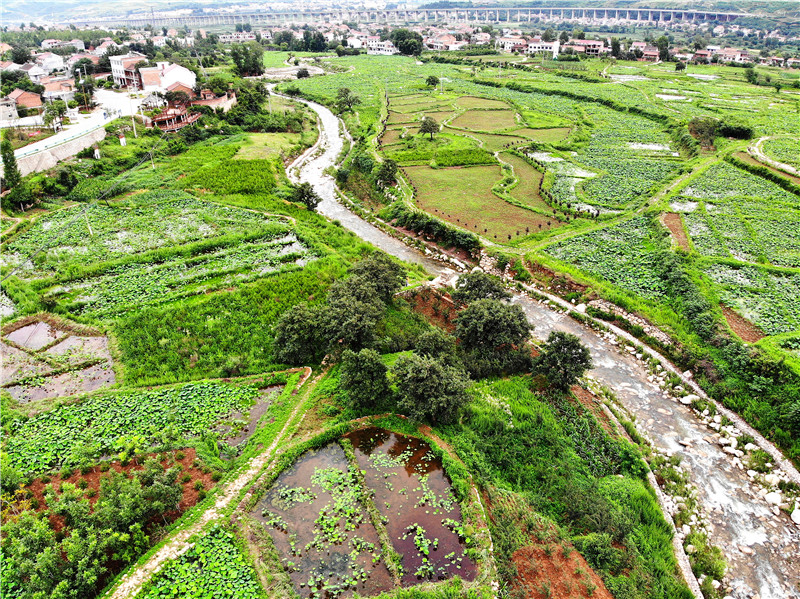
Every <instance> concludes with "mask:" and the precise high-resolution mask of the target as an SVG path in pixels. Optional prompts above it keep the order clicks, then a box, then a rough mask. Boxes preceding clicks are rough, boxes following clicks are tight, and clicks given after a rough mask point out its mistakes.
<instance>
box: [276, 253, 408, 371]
mask: <svg viewBox="0 0 800 599" xmlns="http://www.w3.org/2000/svg"><path fill="white" fill-rule="evenodd" d="M348 274H349V276H348V277H347V278H345V279H340V280H338V281H336V282H335V283H334V284H333V285H332V286H331V288H330V290H329V291H328V295H327V298H326V301H325V302H324V303H323V304H316V305H309V304H301V305H299V306H296V307H295V308H294V309H293V310H291V311H290V312H287V313H285V314H284V315H283V317H281V319H280V321H278V323H277V324H276V326H275V349H274V356H275V359H276V360H279V361H282V362H285V363H287V364H308V363H313V362H317V361H319V360H320V359H321V357H322V355H323V354H325V353H338V352H339V351H343V350H345V349H351V350H359V349H362V348H364V347H367V346H369V345H370V344H371V343H372V342H373V341H374V340H375V328H376V326H377V324H378V323H379V321H380V320H381V319H382V318H383V315H384V312H385V311H386V305H387V304H388V303H389V302H391V300H392V297H393V295H394V294H395V293H396V292H397V291H399V290H400V288H401V287H402V286H403V285H404V284H405V280H406V275H405V271H404V270H403V268H402V267H401V266H400V265H399V264H397V263H396V262H394V261H393V260H392V259H391V258H389V257H388V256H386V255H385V254H382V253H380V252H375V253H374V254H372V255H370V256H369V257H368V258H365V259H363V260H361V261H359V262H357V263H356V264H355V265H353V266H352V267H351V268H350V269H349V270H348Z"/></svg>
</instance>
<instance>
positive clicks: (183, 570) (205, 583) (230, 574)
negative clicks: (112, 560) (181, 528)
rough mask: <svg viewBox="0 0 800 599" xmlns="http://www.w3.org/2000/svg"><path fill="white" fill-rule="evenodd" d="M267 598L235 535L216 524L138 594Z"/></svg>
mask: <svg viewBox="0 0 800 599" xmlns="http://www.w3.org/2000/svg"><path fill="white" fill-rule="evenodd" d="M192 596H194V597H200V596H202V597H219V598H220V599H223V598H230V599H266V597H267V595H266V594H265V593H264V589H263V588H262V587H261V585H260V584H259V582H258V576H257V575H256V572H255V570H254V569H253V567H252V566H251V565H250V564H249V563H248V562H247V559H246V558H245V557H244V555H243V553H242V551H241V549H240V548H239V547H238V546H237V542H236V539H235V537H234V536H233V534H232V533H230V532H228V531H226V530H225V529H224V528H222V527H221V526H219V525H218V524H215V525H214V526H213V527H212V528H211V529H210V530H209V531H208V532H206V533H205V534H203V535H202V536H201V537H200V539H199V540H198V541H197V542H196V543H195V544H194V545H193V546H192V547H191V548H190V549H189V551H187V552H186V553H184V554H183V555H181V556H180V557H178V558H176V559H174V560H173V561H171V562H168V563H167V564H166V565H165V566H164V567H163V568H162V569H161V570H160V571H159V572H158V573H157V574H156V575H155V576H153V578H152V579H151V580H150V581H149V582H148V583H147V585H146V586H145V587H144V588H143V589H142V591H141V592H140V593H139V594H138V595H137V597H138V598H139V599H168V598H170V597H192Z"/></svg>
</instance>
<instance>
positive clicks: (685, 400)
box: [678, 395, 692, 406]
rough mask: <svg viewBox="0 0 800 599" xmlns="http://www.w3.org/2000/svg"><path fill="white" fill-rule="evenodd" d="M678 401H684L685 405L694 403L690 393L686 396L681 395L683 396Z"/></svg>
mask: <svg viewBox="0 0 800 599" xmlns="http://www.w3.org/2000/svg"><path fill="white" fill-rule="evenodd" d="M678 401H679V402H681V403H682V404H683V405H685V406H690V405H692V400H691V399H689V396H688V395H687V396H686V397H681V398H679V399H678Z"/></svg>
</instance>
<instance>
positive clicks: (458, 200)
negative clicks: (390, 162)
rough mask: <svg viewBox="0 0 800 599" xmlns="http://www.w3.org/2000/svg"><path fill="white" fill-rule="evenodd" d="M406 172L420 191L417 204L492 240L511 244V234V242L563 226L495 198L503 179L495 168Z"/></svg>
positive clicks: (421, 169) (478, 167) (415, 170)
mask: <svg viewBox="0 0 800 599" xmlns="http://www.w3.org/2000/svg"><path fill="white" fill-rule="evenodd" d="M405 170H406V172H407V173H408V175H409V177H410V179H411V181H412V182H413V183H414V185H416V186H417V187H418V189H419V197H418V200H417V202H418V204H419V206H420V207H421V208H422V209H423V210H425V211H426V212H430V213H431V214H435V215H436V216H438V217H440V218H442V219H443V220H446V221H448V222H451V223H453V224H455V225H457V226H459V227H462V228H464V229H468V230H470V231H476V232H478V233H479V234H481V235H483V236H484V237H486V238H488V239H499V240H505V241H508V236H509V235H510V236H511V239H517V238H518V237H522V236H525V235H526V231H525V229H526V228H528V229H529V230H530V231H529V232H537V231H540V230H548V229H550V228H551V227H555V226H558V224H559V223H558V222H557V221H555V220H554V219H550V218H548V217H546V216H543V215H541V214H537V213H534V212H531V211H528V210H525V209H524V208H519V207H517V206H514V205H512V204H508V203H506V202H504V201H503V200H501V199H499V198H498V197H497V196H495V195H494V194H493V193H492V191H491V189H492V186H493V185H494V184H495V183H496V182H497V181H498V180H499V179H500V176H501V175H500V172H499V169H498V168H497V167H495V166H473V167H469V168H460V169H457V170H453V169H432V168H429V167H424V166H417V167H407V168H406V169H405ZM454 175H457V176H454ZM539 225H541V226H542V227H541V229H540V228H539Z"/></svg>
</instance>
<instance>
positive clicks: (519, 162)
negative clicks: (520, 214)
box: [501, 152, 551, 212]
mask: <svg viewBox="0 0 800 599" xmlns="http://www.w3.org/2000/svg"><path fill="white" fill-rule="evenodd" d="M501 159H502V160H503V161H504V162H507V163H509V164H510V165H511V166H512V168H513V169H514V176H516V177H517V179H518V183H517V185H516V187H514V188H513V189H512V190H511V195H512V196H513V197H514V199H516V200H519V201H520V202H523V203H524V204H526V205H528V206H530V207H531V208H536V209H538V210H545V211H548V212H549V211H550V210H551V208H550V206H549V205H548V204H547V202H545V201H544V200H543V199H542V198H541V196H540V195H539V188H540V186H541V184H542V178H543V177H544V175H542V173H540V172H539V171H537V170H536V169H535V168H533V167H532V166H531V165H530V164H528V163H527V162H526V161H525V160H523V159H522V158H520V157H519V156H515V155H514V154H509V153H508V152H504V153H503V154H501Z"/></svg>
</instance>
